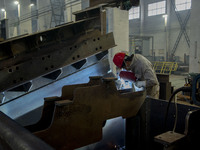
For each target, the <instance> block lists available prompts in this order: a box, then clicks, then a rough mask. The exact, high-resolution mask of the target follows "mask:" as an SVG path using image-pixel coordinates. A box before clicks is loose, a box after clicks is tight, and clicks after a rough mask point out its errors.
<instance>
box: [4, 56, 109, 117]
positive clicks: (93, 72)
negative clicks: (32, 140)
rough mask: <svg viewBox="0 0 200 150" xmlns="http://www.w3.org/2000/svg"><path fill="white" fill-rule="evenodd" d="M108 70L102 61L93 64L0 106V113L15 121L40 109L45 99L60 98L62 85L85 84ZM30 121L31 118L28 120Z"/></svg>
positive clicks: (107, 66)
mask: <svg viewBox="0 0 200 150" xmlns="http://www.w3.org/2000/svg"><path fill="white" fill-rule="evenodd" d="M109 70H110V67H109V62H108V60H107V59H103V60H102V61H100V62H99V63H97V64H94V65H92V66H90V67H88V68H86V69H83V70H80V71H79V72H76V73H74V74H72V75H70V76H68V77H66V78H62V79H61V80H59V81H57V82H53V83H51V84H49V85H47V86H45V87H42V88H40V89H39V90H35V91H32V92H30V93H28V94H27V95H24V96H22V97H19V98H17V99H15V100H13V101H10V102H9V103H6V104H4V105H1V106H0V111H2V112H3V113H5V114H6V115H8V116H9V117H11V118H12V119H17V118H19V117H20V116H23V115H25V114H26V113H28V112H30V111H32V110H34V109H37V108H39V107H41V106H42V105H43V103H44V100H43V99H44V98H45V97H51V96H61V88H62V87H63V86H64V85H71V84H78V83H87V82H88V81H89V76H103V75H105V74H106V73H107V72H108V71H109ZM30 120H31V118H30Z"/></svg>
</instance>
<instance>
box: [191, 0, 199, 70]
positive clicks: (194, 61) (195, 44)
mask: <svg viewBox="0 0 200 150" xmlns="http://www.w3.org/2000/svg"><path fill="white" fill-rule="evenodd" d="M199 7H200V1H199V0H193V3H192V10H191V22H190V24H191V44H190V45H191V46H190V65H189V72H193V73H200V34H199V33H200V28H199V25H200V18H199V16H198V15H199Z"/></svg>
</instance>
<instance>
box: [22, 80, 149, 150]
mask: <svg viewBox="0 0 200 150" xmlns="http://www.w3.org/2000/svg"><path fill="white" fill-rule="evenodd" d="M145 97H146V93H145V92H144V91H141V92H127V91H117V89H116V86H115V78H102V77H91V78H90V82H89V83H87V84H78V85H69V86H64V87H63V89H62V96H61V97H50V98H46V99H45V102H44V107H43V113H42V117H41V119H40V121H39V122H38V123H36V124H33V125H31V126H27V127H26V128H27V129H29V130H30V131H31V132H33V133H34V134H35V135H36V136H38V137H39V138H41V139H42V140H44V141H45V142H47V143H49V144H50V145H51V146H53V147H54V148H55V149H67V150H71V149H75V148H79V147H82V146H85V145H88V144H91V143H94V142H97V141H99V140H101V138H102V127H103V124H104V122H105V121H106V120H107V119H111V118H115V117H119V116H122V117H123V118H129V117H132V116H135V115H136V114H137V112H138V111H139V109H140V107H141V106H142V104H143V102H144V100H145ZM80 122H81V123H80ZM58 139H59V140H58Z"/></svg>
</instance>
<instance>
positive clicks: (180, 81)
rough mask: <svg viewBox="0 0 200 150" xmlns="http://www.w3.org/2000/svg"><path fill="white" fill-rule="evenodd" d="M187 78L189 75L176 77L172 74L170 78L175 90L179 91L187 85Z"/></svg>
mask: <svg viewBox="0 0 200 150" xmlns="http://www.w3.org/2000/svg"><path fill="white" fill-rule="evenodd" d="M185 78H187V75H174V74H171V75H170V77H169V81H170V82H171V84H172V86H173V87H174V89H178V88H180V87H182V86H184V84H185Z"/></svg>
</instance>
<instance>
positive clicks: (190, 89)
mask: <svg viewBox="0 0 200 150" xmlns="http://www.w3.org/2000/svg"><path fill="white" fill-rule="evenodd" d="M181 91H182V92H192V87H184V86H183V87H181V88H178V89H176V90H175V91H174V92H173V93H172V95H171V97H170V99H169V102H168V105H167V110H166V113H165V121H164V127H165V129H166V126H167V117H168V112H169V106H170V104H171V102H172V99H173V97H174V96H175V95H176V94H177V93H178V92H181ZM174 103H175V108H176V116H175V117H176V118H175V123H174V128H173V131H175V128H176V124H177V116H178V107H177V102H176V101H175V102H174Z"/></svg>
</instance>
